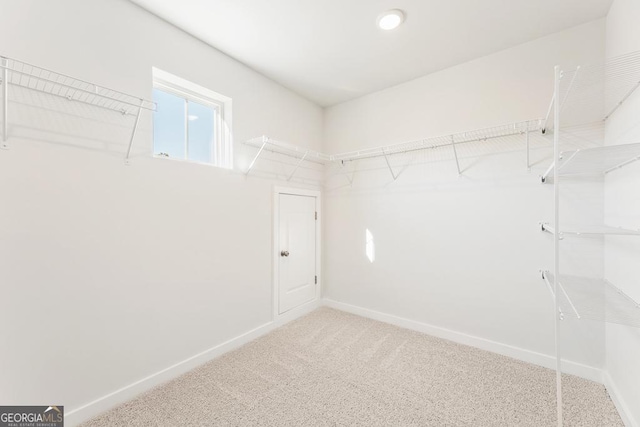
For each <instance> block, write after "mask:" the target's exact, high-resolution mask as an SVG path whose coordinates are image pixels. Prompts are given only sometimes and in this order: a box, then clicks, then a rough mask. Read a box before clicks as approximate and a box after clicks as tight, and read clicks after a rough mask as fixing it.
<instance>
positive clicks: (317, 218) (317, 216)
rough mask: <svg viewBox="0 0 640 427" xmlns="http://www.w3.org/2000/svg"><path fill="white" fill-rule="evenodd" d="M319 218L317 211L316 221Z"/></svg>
mask: <svg viewBox="0 0 640 427" xmlns="http://www.w3.org/2000/svg"><path fill="white" fill-rule="evenodd" d="M317 220H318V212H316V221H317Z"/></svg>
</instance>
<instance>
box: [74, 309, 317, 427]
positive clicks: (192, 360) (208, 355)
mask: <svg viewBox="0 0 640 427" xmlns="http://www.w3.org/2000/svg"><path fill="white" fill-rule="evenodd" d="M320 305H321V302H320V300H319V299H317V300H314V301H311V302H309V303H307V304H304V305H303V306H301V307H298V308H296V309H294V310H291V311H289V312H287V313H286V315H282V316H278V317H277V318H276V319H275V320H272V321H271V322H267V323H265V324H263V325H261V326H258V327H257V328H255V329H252V330H250V331H248V332H245V333H244V334H242V335H240V336H237V337H235V338H232V339H230V340H228V341H225V342H223V343H221V344H218V345H216V346H214V347H211V348H210V349H207V350H205V351H203V352H201V353H198V354H196V355H193V356H191V357H189V358H188V359H185V360H183V361H181V362H178V363H176V364H175V365H172V366H169V367H167V368H165V369H163V370H161V371H159V372H156V373H154V374H151V375H149V376H147V377H145V378H143V379H141V380H139V381H136V382H134V383H131V384H129V385H126V386H124V387H122V388H120V389H118V390H115V391H113V392H111V393H109V394H107V395H105V396H102V397H100V398H98V399H96V400H94V401H92V402H89V403H87V404H85V405H82V406H80V407H78V408H74V409H72V410H71V411H69V412H67V413H65V416H64V422H65V424H66V425H68V426H75V425H78V424H80V423H81V422H83V421H86V420H89V419H91V418H93V417H95V416H96V415H99V414H100V413H102V412H104V411H106V410H108V409H111V408H113V407H114V406H116V405H119V404H121V403H124V402H126V401H128V400H130V399H132V398H134V397H136V396H137V395H139V394H141V393H143V392H145V391H148V390H151V389H152V388H154V387H156V386H158V385H160V384H162V383H165V382H167V381H169V380H171V379H173V378H176V377H178V376H180V375H182V374H184V373H186V372H188V371H190V370H192V369H194V368H196V367H198V366H200V365H202V364H204V363H206V362H208V361H210V360H213V359H215V358H216V357H219V356H221V355H222V354H224V353H227V352H229V351H232V350H235V349H236V348H238V347H241V346H243V345H245V344H247V343H248V342H251V341H253V340H255V339H256V338H259V337H261V336H263V335H266V334H268V333H269V332H271V331H273V330H274V329H276V328H279V327H280V326H282V325H284V324H285V323H288V322H291V321H292V320H295V319H297V318H298V317H301V316H304V315H306V314H308V313H310V312H312V311H313V310H315V309H316V308H318V307H319V306H320ZM65 412H66V411H65Z"/></svg>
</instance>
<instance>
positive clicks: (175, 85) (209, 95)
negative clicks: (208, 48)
mask: <svg viewBox="0 0 640 427" xmlns="http://www.w3.org/2000/svg"><path fill="white" fill-rule="evenodd" d="M152 72H153V87H154V88H158V89H160V90H163V91H166V92H170V93H173V94H175V95H177V96H180V97H182V98H186V99H187V100H189V99H192V100H194V101H197V102H200V103H203V104H205V105H210V106H212V107H214V108H215V109H216V110H217V112H218V114H216V117H215V125H214V129H216V141H217V142H218V143H217V144H214V146H213V147H212V150H215V152H213V153H212V154H213V157H214V159H217V161H216V162H215V163H214V162H212V163H203V162H195V161H192V160H189V159H188V158H187V156H185V159H176V158H170V159H171V160H178V161H187V162H190V163H197V164H206V165H212V166H216V167H221V168H225V169H233V132H232V129H233V127H232V120H231V118H232V100H231V98H229V97H228V96H225V95H222V94H220V93H218V92H214V91H212V90H211V89H207V88H205V87H202V86H200V85H198V84H195V83H193V82H190V81H189V80H186V79H183V78H182V77H178V76H176V75H173V74H171V73H168V72H166V71H164V70H161V69H159V68H156V67H152ZM186 119H187V118H185V120H186ZM187 129H188V126H187ZM187 132H188V130H187ZM188 143H189V142H188V138H187V139H186V142H185V150H186V147H187V145H188ZM154 157H156V158H161V159H166V157H163V156H157V155H155V153H154Z"/></svg>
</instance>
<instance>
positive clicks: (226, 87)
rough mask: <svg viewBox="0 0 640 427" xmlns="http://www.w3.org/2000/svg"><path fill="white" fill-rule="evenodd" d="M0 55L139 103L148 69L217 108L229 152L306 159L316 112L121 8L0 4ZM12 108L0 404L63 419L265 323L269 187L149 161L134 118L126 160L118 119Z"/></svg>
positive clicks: (43, 102) (41, 101) (41, 103)
mask: <svg viewBox="0 0 640 427" xmlns="http://www.w3.org/2000/svg"><path fill="white" fill-rule="evenodd" d="M0 54H1V55H6V56H9V57H15V58H17V59H21V60H24V61H27V62H32V63H34V64H37V65H41V66H44V67H47V68H51V69H54V70H57V71H60V72H63V73H67V74H71V75H73V76H77V77H79V78H83V79H86V80H90V81H93V82H96V83H99V84H102V85H105V86H107V87H113V88H116V89H119V90H122V91H126V92H130V93H132V94H135V95H137V96H141V97H147V98H150V97H151V86H152V82H151V67H152V66H156V67H158V68H161V69H163V70H166V71H168V72H171V73H173V74H176V75H178V76H181V77H184V78H186V79H188V80H191V81H193V82H195V83H197V84H200V85H202V86H205V87H208V88H210V89H212V90H214V91H217V92H220V93H222V94H224V95H227V96H229V97H231V98H233V132H234V135H235V141H236V143H238V142H240V141H244V140H246V139H248V138H251V137H255V136H259V135H262V134H267V135H270V136H272V137H275V138H280V139H283V140H285V141H291V142H295V143H297V144H299V145H306V146H309V147H312V148H315V149H320V147H321V142H322V110H321V109H320V108H319V107H317V106H316V105H314V104H312V103H310V102H308V101H306V100H304V99H302V98H300V97H299V96H297V95H295V94H293V93H292V92H290V91H288V90H286V89H284V88H283V87H281V86H279V85H277V84H275V83H273V82H272V81H270V80H268V79H266V78H264V77H263V76H261V75H259V74H257V73H256V72H254V71H252V70H250V69H248V68H247V67H245V66H243V65H241V64H239V63H238V62H236V61H234V60H232V59H230V58H229V57H227V56H225V55H223V54H221V53H220V52H218V51H216V50H214V49H212V48H211V47H209V46H207V45H205V44H203V43H201V42H199V41H197V40H195V39H194V38H192V37H190V36H188V35H186V34H185V33H183V32H181V31H179V30H177V29H176V28H174V27H172V26H170V25H168V24H166V23H165V22H163V21H161V20H159V19H158V18H156V17H154V16H152V15H150V14H148V13H147V12H145V11H143V10H142V9H139V8H138V7H136V6H134V5H132V4H131V3H129V2H127V1H124V0H95V1H90V2H89V1H85V0H58V1H55V2H53V1H52V2H49V1H38V0H24V1H14V2H8V1H6V2H2V11H1V13H0ZM11 96H12V98H11V103H10V106H9V107H10V110H9V114H10V120H9V122H10V123H9V125H10V129H9V133H10V135H11V138H10V139H9V141H8V143H9V145H10V149H9V150H8V151H2V152H0V182H2V185H0V200H2V202H1V206H2V208H1V209H0V287H1V293H2V295H3V297H2V300H3V302H2V309H1V310H0V340H1V341H2V345H1V346H0V401H1V402H2V404H5V405H7V404H36V403H47V402H55V403H58V404H63V405H65V407H66V408H65V409H66V411H67V413H68V412H70V411H73V410H74V409H77V408H78V407H80V406H81V405H83V404H86V403H88V402H90V401H92V400H94V399H98V398H100V397H102V396H105V395H107V394H108V393H111V392H114V391H116V390H118V389H119V388H121V387H125V386H127V385H129V384H131V383H133V382H135V381H138V380H140V379H142V378H144V377H146V376H148V375H151V374H153V373H156V372H158V371H160V370H162V369H165V368H168V367H169V366H171V365H173V364H175V363H178V362H180V361H182V360H184V359H187V358H189V357H191V356H194V355H195V354H197V353H199V352H202V351H204V350H206V349H209V348H211V347H214V346H216V345H218V344H220V343H223V342H224V341H226V340H228V339H230V338H233V337H237V336H239V335H241V334H243V333H245V332H247V331H249V330H252V329H254V328H256V327H258V326H260V325H263V324H265V323H266V322H269V321H270V320H271V315H272V308H271V301H272V298H271V250H272V236H271V234H272V231H271V230H272V226H271V221H272V218H271V217H272V211H271V209H272V207H271V200H272V185H273V181H269V180H266V179H260V178H255V177H249V178H245V176H244V175H243V174H241V173H239V172H230V171H225V170H220V169H217V168H214V167H209V166H199V165H193V164H187V163H182V162H176V161H171V160H163V159H153V158H151V157H150V153H151V136H150V115H149V114H146V115H145V116H144V117H143V122H142V124H141V132H140V133H139V134H138V136H137V138H136V142H135V151H134V157H133V161H132V165H131V166H124V163H123V158H124V153H125V150H126V144H127V143H128V133H129V130H130V127H129V126H130V124H131V119H124V118H122V117H121V116H119V115H118V114H117V113H116V114H111V113H105V112H104V111H97V110H94V109H91V108H86V107H83V106H78V105H72V103H67V101H66V100H62V102H61V101H60V100H54V99H49V98H47V97H41V96H40V95H37V94H33V93H32V94H29V93H28V92H25V91H18V90H14V91H13V92H12V95H11ZM67 104H68V105H67ZM77 116H84V117H85V119H78V117H77ZM236 145H237V147H236V148H237V156H236V158H237V159H236V160H237V165H238V167H239V168H240V167H243V166H246V164H247V163H248V160H247V154H249V152H248V151H247V152H246V153H245V150H243V149H242V147H240V146H239V144H236Z"/></svg>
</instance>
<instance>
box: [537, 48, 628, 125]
mask: <svg viewBox="0 0 640 427" xmlns="http://www.w3.org/2000/svg"><path fill="white" fill-rule="evenodd" d="M560 73H561V75H560V85H559V88H558V91H557V93H556V94H554V96H553V98H552V100H551V103H550V105H549V109H548V111H547V115H546V117H545V119H544V121H543V124H542V128H543V130H544V131H546V130H547V129H552V128H553V127H554V126H555V123H554V122H555V120H554V117H553V115H552V112H553V108H554V105H555V99H556V97H557V98H558V100H559V109H560V112H561V113H562V114H563V116H564V115H569V116H573V117H571V121H572V124H580V123H589V122H594V121H597V120H600V121H606V120H608V119H609V118H610V117H611V116H612V115H613V114H614V113H615V112H616V111H617V110H618V109H619V108H620V106H622V105H623V104H624V103H625V102H626V101H627V100H628V99H629V98H630V97H631V95H632V94H633V93H634V92H635V91H636V90H637V89H638V88H639V87H640V51H638V52H632V53H629V54H626V55H621V56H618V57H615V58H611V59H609V60H607V61H606V62H604V63H600V64H594V65H587V66H579V67H576V68H574V69H570V70H562V71H561V72H560ZM563 120H564V119H563Z"/></svg>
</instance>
